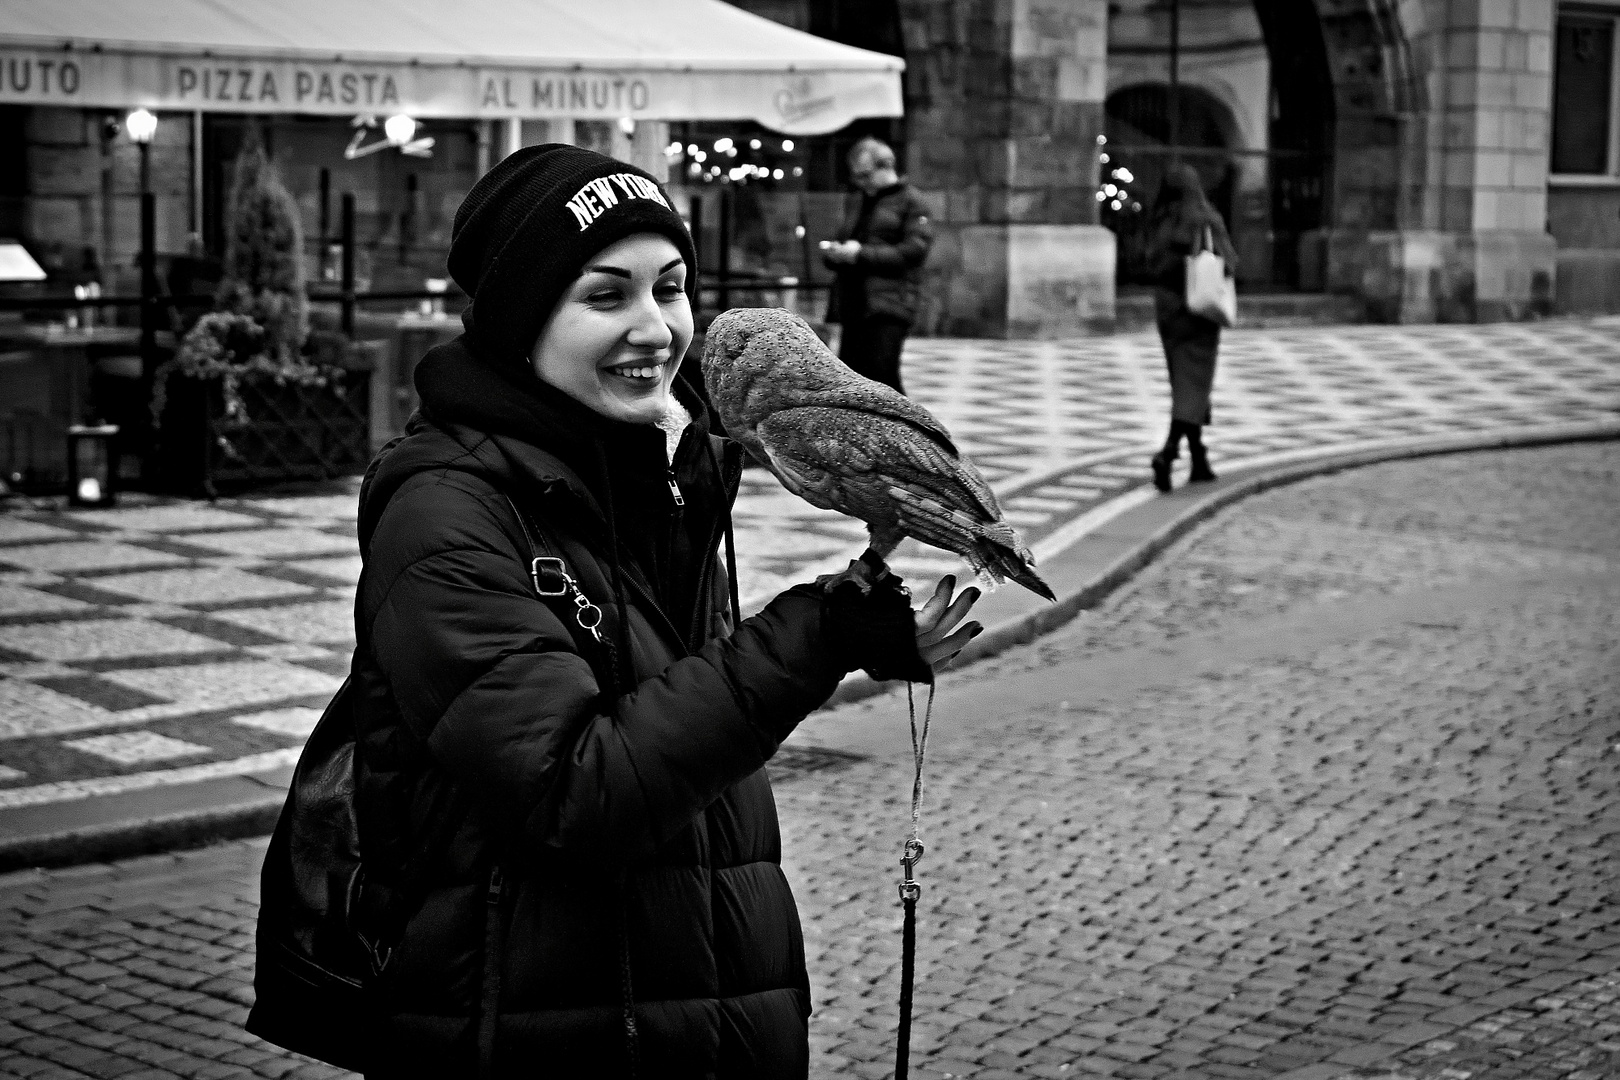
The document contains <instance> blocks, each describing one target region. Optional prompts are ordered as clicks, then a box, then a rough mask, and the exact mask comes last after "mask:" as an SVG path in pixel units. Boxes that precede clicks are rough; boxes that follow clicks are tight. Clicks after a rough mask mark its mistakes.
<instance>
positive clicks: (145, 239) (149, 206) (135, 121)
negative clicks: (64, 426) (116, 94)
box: [124, 109, 157, 386]
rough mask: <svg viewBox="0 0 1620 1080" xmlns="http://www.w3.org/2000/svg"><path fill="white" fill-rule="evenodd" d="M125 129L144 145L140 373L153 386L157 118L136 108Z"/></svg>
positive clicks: (155, 351)
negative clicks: (153, 147) (154, 177)
mask: <svg viewBox="0 0 1620 1080" xmlns="http://www.w3.org/2000/svg"><path fill="white" fill-rule="evenodd" d="M124 130H125V131H127V132H129V137H130V140H131V141H132V142H134V144H135V145H136V146H138V147H140V148H141V373H142V375H143V377H144V379H145V385H146V386H151V385H152V376H153V372H154V371H155V369H156V367H157V200H156V198H154V197H153V195H152V136H153V135H154V134H156V133H157V117H156V116H155V115H153V114H152V113H151V112H150V111H149V110H147V109H136V110H135V111H134V112H132V113H130V114H129V115H128V116H127V117H125V118H124Z"/></svg>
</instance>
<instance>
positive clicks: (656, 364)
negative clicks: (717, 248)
mask: <svg viewBox="0 0 1620 1080" xmlns="http://www.w3.org/2000/svg"><path fill="white" fill-rule="evenodd" d="M691 343H692V305H691V304H690V303H689V302H688V300H687V297H686V261H685V259H683V258H682V256H681V253H680V251H678V250H677V249H676V247H675V245H674V244H672V243H670V241H669V239H668V238H667V237H664V236H661V235H659V234H657V233H637V234H635V235H633V236H627V237H625V238H624V239H623V240H620V241H618V242H616V243H614V244H610V245H609V246H608V247H606V248H603V249H602V251H601V253H600V254H598V255H597V256H596V257H595V258H593V259H592V260H591V262H590V265H588V266H586V267H585V269H584V271H583V272H582V273H581V274H580V275H579V278H578V279H577V280H575V282H574V283H573V284H572V285H570V286H569V287H568V290H567V291H566V292H565V293H563V296H562V299H561V300H559V301H558V302H557V306H556V307H555V308H554V309H553V310H552V313H551V318H550V319H549V320H547V322H546V326H545V329H544V330H542V331H541V332H540V338H539V340H538V341H537V342H536V343H535V346H534V352H533V354H532V358H533V361H534V373H535V374H536V375H538V376H539V377H540V379H541V380H542V381H543V382H546V383H549V384H550V385H552V386H555V387H556V388H557V389H559V390H561V391H563V392H564V393H566V394H568V395H569V396H570V397H572V398H574V399H575V400H576V401H578V402H580V403H581V404H583V405H586V406H589V407H590V408H592V409H594V410H596V411H597V412H599V413H601V414H602V415H603V416H607V417H610V418H612V419H614V420H623V421H625V422H626V423H632V424H638V423H639V424H656V423H658V422H659V421H660V420H662V419H663V418H665V417H666V416H668V415H669V414H670V413H671V412H672V411H673V410H674V409H675V408H678V407H679V405H678V403H677V402H676V400H675V398H674V396H673V394H672V393H671V389H672V387H673V386H674V384H675V374H676V372H677V371H678V370H679V368H680V364H681V358H682V357H684V356H685V355H686V348H687V346H688V345H690V344H691Z"/></svg>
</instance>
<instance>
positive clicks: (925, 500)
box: [757, 405, 1001, 553]
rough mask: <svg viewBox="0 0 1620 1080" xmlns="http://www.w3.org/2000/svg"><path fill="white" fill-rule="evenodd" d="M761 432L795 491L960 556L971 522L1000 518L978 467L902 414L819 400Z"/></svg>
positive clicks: (777, 416)
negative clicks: (914, 424)
mask: <svg viewBox="0 0 1620 1080" xmlns="http://www.w3.org/2000/svg"><path fill="white" fill-rule="evenodd" d="M757 435H758V437H759V441H760V443H761V445H762V446H763V447H764V449H765V452H766V453H767V455H769V458H770V462H771V464H772V466H773V467H774V468H775V469H776V470H777V474H778V475H779V476H780V477H781V478H782V482H783V484H784V485H786V486H787V487H788V488H789V490H792V491H793V492H794V493H795V494H797V495H799V496H801V497H802V498H804V499H806V500H807V501H809V502H810V503H812V504H814V505H816V506H820V507H823V508H825V509H830V510H837V511H839V512H841V513H845V514H849V515H851V516H854V517H858V518H860V519H862V520H863V521H866V522H868V523H870V524H872V525H874V526H877V527H879V528H881V529H885V530H890V529H896V528H898V529H900V530H902V531H904V532H906V533H908V534H909V535H912V536H915V537H917V538H918V539H920V540H923V541H925V542H927V543H930V544H934V545H935V546H937V547H943V548H945V549H947V550H950V551H956V552H958V553H961V552H963V551H965V550H966V548H967V546H968V545H969V538H968V536H967V533H966V531H967V530H968V528H969V526H971V525H973V524H975V523H978V524H980V525H982V524H984V523H987V522H992V521H995V520H997V519H999V518H1000V516H1001V512H1000V508H999V507H998V506H997V505H996V499H995V494H994V493H993V492H992V491H991V490H990V486H989V485H988V484H986V483H985V482H984V479H983V478H982V477H980V476H979V475H978V473H977V471H976V470H974V469H973V467H972V465H970V464H968V463H967V462H965V461H962V460H961V459H960V458H959V457H958V456H957V455H956V454H955V453H954V452H953V451H952V450H950V449H949V448H948V447H947V446H942V445H941V444H940V442H939V441H938V440H937V439H936V438H934V437H933V433H932V432H930V431H925V430H918V429H917V428H916V427H915V426H913V425H911V424H908V423H906V422H905V421H903V420H901V419H898V418H896V417H892V416H883V415H878V414H874V413H870V412H866V411H862V410H855V409H840V408H832V407H827V406H819V405H818V406H811V407H806V408H798V409H784V410H782V411H781V412H777V413H773V414H772V415H771V416H769V417H767V418H766V419H765V420H764V421H762V422H761V423H760V425H759V427H758V429H757ZM895 489H898V490H899V491H900V492H902V493H904V494H903V495H899V496H897V495H896V493H895ZM907 496H909V497H907ZM941 510H943V511H944V514H943V516H942V515H941V513H940V511H941ZM957 515H960V518H958V517H957ZM958 533H961V535H958Z"/></svg>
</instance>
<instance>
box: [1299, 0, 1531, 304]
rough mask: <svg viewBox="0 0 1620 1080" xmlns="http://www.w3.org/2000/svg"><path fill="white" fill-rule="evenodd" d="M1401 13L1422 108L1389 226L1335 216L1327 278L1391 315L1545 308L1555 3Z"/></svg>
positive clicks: (1499, 0)
mask: <svg viewBox="0 0 1620 1080" xmlns="http://www.w3.org/2000/svg"><path fill="white" fill-rule="evenodd" d="M1403 19H1404V21H1405V29H1406V32H1407V40H1408V43H1409V45H1410V48H1411V53H1412V56H1413V58H1414V61H1415V63H1416V65H1417V66H1418V67H1419V69H1420V72H1421V80H1422V89H1423V90H1424V91H1426V93H1425V94H1424V97H1425V98H1426V102H1425V103H1424V104H1425V106H1426V107H1421V108H1419V109H1417V110H1414V111H1415V112H1416V113H1417V115H1415V116H1413V117H1412V118H1411V119H1410V120H1409V123H1410V125H1411V130H1410V131H1409V132H1408V138H1407V139H1406V140H1405V142H1406V146H1405V158H1406V160H1405V162H1404V168H1403V172H1404V174H1405V175H1404V178H1403V181H1404V182H1403V183H1402V185H1401V186H1400V187H1399V188H1396V187H1395V186H1393V185H1392V186H1390V187H1389V188H1388V190H1389V191H1391V192H1392V193H1394V192H1396V191H1399V205H1398V207H1397V208H1396V209H1397V221H1396V223H1395V225H1396V227H1395V228H1393V229H1389V228H1387V227H1386V228H1384V229H1382V230H1380V229H1378V228H1377V225H1376V224H1374V223H1373V222H1369V223H1368V224H1373V228H1372V229H1371V230H1368V231H1365V232H1359V234H1358V230H1355V229H1354V228H1351V227H1350V226H1351V225H1352V224H1353V223H1352V222H1349V221H1346V220H1345V218H1344V216H1343V215H1342V214H1341V215H1339V216H1337V217H1336V220H1335V226H1336V231H1335V233H1334V234H1333V236H1332V237H1331V239H1330V241H1329V286H1330V288H1335V289H1338V290H1342V291H1351V292H1359V293H1361V294H1362V295H1363V296H1364V297H1365V298H1366V300H1367V302H1368V307H1369V311H1370V313H1371V314H1372V315H1373V317H1375V318H1380V319H1383V320H1387V321H1391V322H1430V321H1435V320H1439V321H1447V322H1452V321H1457V322H1472V321H1487V320H1498V319H1519V318H1526V317H1528V316H1531V315H1536V314H1547V313H1550V311H1551V309H1552V300H1553V296H1552V293H1553V282H1554V280H1555V252H1556V244H1555V242H1554V240H1553V238H1552V237H1551V236H1549V235H1547V232H1546V214H1547V155H1548V138H1549V131H1550V127H1551V122H1550V118H1551V109H1552V88H1551V71H1552V63H1551V51H1552V28H1553V4H1552V3H1550V2H1549V0H1426V2H1424V3H1422V4H1417V3H1412V2H1410V0H1409V2H1408V4H1407V5H1405V9H1404V11H1403ZM1343 145H1344V140H1343V136H1342V133H1341V138H1340V146H1341V147H1343Z"/></svg>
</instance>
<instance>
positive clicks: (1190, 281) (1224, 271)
mask: <svg viewBox="0 0 1620 1080" xmlns="http://www.w3.org/2000/svg"><path fill="white" fill-rule="evenodd" d="M1187 310H1188V311H1191V312H1192V313H1193V314H1194V315H1201V316H1203V317H1204V318H1206V319H1209V320H1210V321H1211V322H1218V323H1220V324H1221V325H1222V326H1236V325H1237V283H1236V282H1235V281H1233V280H1232V273H1231V271H1230V270H1229V269H1228V268H1227V265H1226V260H1225V259H1223V258H1221V257H1220V256H1219V255H1217V254H1216V253H1215V244H1214V238H1213V237H1212V236H1211V235H1210V229H1209V226H1208V225H1206V226H1204V233H1203V236H1202V243H1201V244H1200V247H1199V250H1198V251H1195V252H1194V253H1193V254H1191V255H1189V256H1187Z"/></svg>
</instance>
